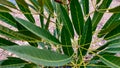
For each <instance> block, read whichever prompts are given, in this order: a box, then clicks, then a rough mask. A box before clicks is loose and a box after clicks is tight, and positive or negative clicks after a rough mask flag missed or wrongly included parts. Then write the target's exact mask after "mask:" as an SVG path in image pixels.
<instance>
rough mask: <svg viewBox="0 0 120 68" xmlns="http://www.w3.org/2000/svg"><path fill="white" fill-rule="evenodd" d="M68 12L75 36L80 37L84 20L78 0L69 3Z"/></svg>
mask: <svg viewBox="0 0 120 68" xmlns="http://www.w3.org/2000/svg"><path fill="white" fill-rule="evenodd" d="M70 10H71V16H72V21H73V25H74V28H75V30H76V32H77V34H78V35H79V36H80V35H82V32H83V26H84V18H83V13H82V9H81V6H80V3H79V2H78V0H72V1H71V3H70Z"/></svg>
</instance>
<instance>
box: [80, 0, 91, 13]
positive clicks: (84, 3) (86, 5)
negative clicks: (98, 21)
mask: <svg viewBox="0 0 120 68" xmlns="http://www.w3.org/2000/svg"><path fill="white" fill-rule="evenodd" d="M81 1H82V7H83V11H84V14H85V15H87V14H88V13H89V0H81Z"/></svg>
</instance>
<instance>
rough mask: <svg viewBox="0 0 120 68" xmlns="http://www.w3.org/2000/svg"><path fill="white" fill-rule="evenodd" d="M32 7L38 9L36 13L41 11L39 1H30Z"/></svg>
mask: <svg viewBox="0 0 120 68" xmlns="http://www.w3.org/2000/svg"><path fill="white" fill-rule="evenodd" d="M29 1H30V2H31V3H32V5H33V6H34V8H35V9H36V11H39V5H38V4H39V3H38V2H37V0H29Z"/></svg>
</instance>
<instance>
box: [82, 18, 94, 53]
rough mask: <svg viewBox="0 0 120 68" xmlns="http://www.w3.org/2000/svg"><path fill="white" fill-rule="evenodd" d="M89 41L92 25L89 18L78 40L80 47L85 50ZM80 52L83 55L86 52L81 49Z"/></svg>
mask: <svg viewBox="0 0 120 68" xmlns="http://www.w3.org/2000/svg"><path fill="white" fill-rule="evenodd" d="M91 40H92V23H91V18H90V17H89V18H88V19H87V21H86V23H85V26H84V28H83V34H82V37H81V39H80V46H81V47H83V48H85V49H88V48H89V46H90V43H91ZM82 52H83V53H82V54H83V55H85V54H86V52H87V51H86V50H84V49H83V50H82Z"/></svg>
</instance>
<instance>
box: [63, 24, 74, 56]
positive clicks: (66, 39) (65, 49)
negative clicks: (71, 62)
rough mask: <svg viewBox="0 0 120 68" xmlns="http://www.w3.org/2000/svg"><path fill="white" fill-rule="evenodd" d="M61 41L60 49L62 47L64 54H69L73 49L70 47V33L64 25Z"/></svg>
mask: <svg viewBox="0 0 120 68" xmlns="http://www.w3.org/2000/svg"><path fill="white" fill-rule="evenodd" d="M61 43H62V45H63V46H62V49H63V52H64V54H66V55H68V56H71V55H72V54H73V52H74V51H73V48H72V43H71V38H70V35H69V33H68V31H67V29H66V28H65V26H63V28H62V32H61Z"/></svg>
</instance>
